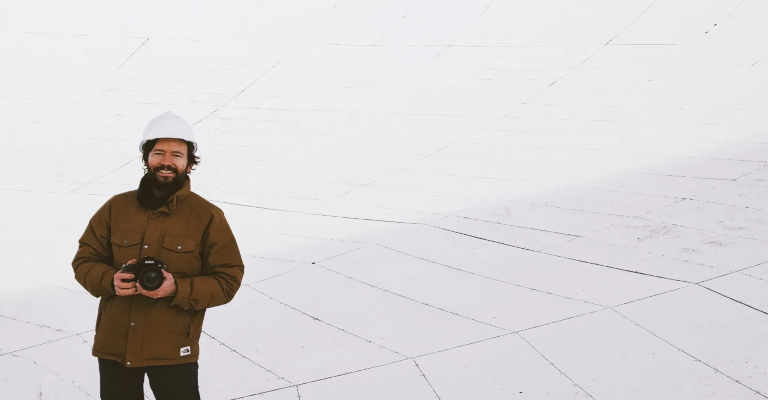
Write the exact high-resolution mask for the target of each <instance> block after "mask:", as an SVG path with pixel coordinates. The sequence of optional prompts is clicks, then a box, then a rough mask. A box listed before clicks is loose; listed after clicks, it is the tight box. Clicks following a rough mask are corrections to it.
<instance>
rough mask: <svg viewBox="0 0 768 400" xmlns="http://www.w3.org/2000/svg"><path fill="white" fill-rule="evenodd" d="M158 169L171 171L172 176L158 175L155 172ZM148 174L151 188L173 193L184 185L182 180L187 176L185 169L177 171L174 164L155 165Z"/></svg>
mask: <svg viewBox="0 0 768 400" xmlns="http://www.w3.org/2000/svg"><path fill="white" fill-rule="evenodd" d="M160 170H166V171H171V172H173V177H162V178H161V177H159V176H158V175H157V173H158V171H160ZM148 175H149V182H150V183H151V184H152V188H153V189H156V190H158V191H160V192H162V193H174V192H176V191H178V190H179V189H181V186H182V185H184V180H185V179H186V178H187V171H184V172H182V173H179V171H178V170H177V169H176V167H174V166H168V165H158V166H157V167H155V168H153V169H150V170H149V174H148ZM169 178H170V179H169Z"/></svg>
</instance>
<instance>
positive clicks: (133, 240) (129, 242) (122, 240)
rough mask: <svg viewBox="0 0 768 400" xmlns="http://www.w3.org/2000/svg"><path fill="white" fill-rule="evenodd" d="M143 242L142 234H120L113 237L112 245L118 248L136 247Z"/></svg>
mask: <svg viewBox="0 0 768 400" xmlns="http://www.w3.org/2000/svg"><path fill="white" fill-rule="evenodd" d="M139 242H141V234H140V233H130V232H120V233H115V234H113V235H112V243H114V244H116V245H118V246H134V245H137V244H139Z"/></svg>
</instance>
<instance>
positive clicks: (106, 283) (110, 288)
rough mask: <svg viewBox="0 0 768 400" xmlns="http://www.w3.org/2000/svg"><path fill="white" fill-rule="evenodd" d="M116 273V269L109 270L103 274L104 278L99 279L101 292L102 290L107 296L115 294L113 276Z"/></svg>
mask: <svg viewBox="0 0 768 400" xmlns="http://www.w3.org/2000/svg"><path fill="white" fill-rule="evenodd" d="M116 273H117V270H116V269H113V268H110V269H109V271H107V273H106V274H104V277H103V278H101V282H100V285H99V286H101V290H103V291H104V292H105V293H108V294H111V295H112V294H117V292H115V274H116Z"/></svg>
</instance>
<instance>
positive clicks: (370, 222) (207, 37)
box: [0, 0, 768, 400]
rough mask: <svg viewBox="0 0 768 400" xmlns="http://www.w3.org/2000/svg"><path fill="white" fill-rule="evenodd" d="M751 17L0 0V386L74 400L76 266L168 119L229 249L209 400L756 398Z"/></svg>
mask: <svg viewBox="0 0 768 400" xmlns="http://www.w3.org/2000/svg"><path fill="white" fill-rule="evenodd" d="M767 20H768V2H766V1H764V0H743V1H742V0H718V1H714V0H697V1H693V0H655V1H654V0H625V1H608V0H574V1H569V0H537V1H511V0H495V1H493V0H466V1H458V0H402V1H394V0H380V1H364V0H340V1H336V0H312V1H288V0H261V1H258V0H252V1H245V0H242V1H149V0H147V1H110V0H73V1H55V2H54V1H47V2H46V1H34V0H32V1H30V0H26V1H15V0H6V1H3V2H2V3H0V172H1V173H0V199H2V207H0V221H2V224H0V225H1V226H2V231H1V233H0V238H1V239H2V240H0V257H1V259H2V267H0V395H1V396H0V397H3V398H8V399H37V398H44V399H81V398H83V399H85V398H98V369H97V363H96V359H95V358H93V357H92V356H91V355H90V351H91V350H90V344H89V343H90V342H91V341H92V337H93V326H94V323H95V316H96V307H97V304H98V299H95V298H93V297H91V296H90V295H89V294H88V293H87V292H85V290H83V289H82V288H81V287H80V286H79V285H78V283H77V282H76V281H75V279H74V275H73V272H72V268H71V261H72V258H73V256H74V253H75V251H76V248H77V239H78V238H79V236H80V235H81V234H82V232H83V229H84V228H85V226H86V224H87V221H88V219H89V218H90V217H91V215H92V214H93V213H94V212H95V211H96V209H97V208H98V207H99V206H100V205H101V204H103V203H104V202H105V201H106V200H107V199H108V198H109V197H110V196H112V195H114V194H117V193H120V192H124V191H127V190H133V189H135V188H136V187H137V185H138V181H139V179H140V178H141V175H142V168H141V161H140V154H139V152H138V143H139V140H140V138H141V131H142V129H143V127H144V125H145V124H146V123H147V122H148V121H149V120H150V119H151V118H153V117H154V116H157V115H159V114H161V113H163V112H165V111H167V110H171V111H174V112H176V113H177V114H179V115H181V116H182V117H184V118H185V119H187V120H188V121H190V123H191V124H194V128H195V131H196V134H197V137H198V141H199V144H200V151H199V155H200V157H201V158H202V163H201V165H200V166H199V168H198V169H197V170H195V171H194V172H193V173H192V175H191V178H192V189H193V191H195V192H197V193H199V194H201V195H202V196H204V197H205V198H207V199H209V200H211V201H213V202H214V203H215V204H216V205H218V206H219V207H221V208H222V209H223V210H224V211H225V213H226V215H227V218H228V220H229V221H230V224H231V225H232V226H233V229H234V231H235V234H236V236H237V239H238V243H239V244H240V247H241V249H242V252H243V255H244V259H245V263H246V272H245V279H244V282H243V283H244V286H243V287H242V288H241V289H240V291H239V292H238V294H237V296H236V297H235V299H234V300H233V301H232V302H231V303H230V304H227V305H225V306H222V307H219V308H215V309H211V310H209V312H208V314H207V318H206V321H205V325H204V331H205V333H204V335H203V337H202V341H201V351H202V354H203V355H202V357H201V361H200V368H201V369H200V381H201V383H200V385H201V392H202V394H203V398H205V399H231V398H236V397H242V396H248V395H256V396H253V397H250V398H253V399H259V400H261V399H263V400H283V399H297V398H299V396H300V398H301V399H308V400H315V399H318V400H320V399H329V400H330V399H408V400H410V399H413V400H422V399H425V400H426V399H435V398H439V399H442V400H452V399H456V400H459V399H470V400H474V399H483V400H491V399H589V398H593V399H622V400H633V399H638V400H640V399H643V400H646V399H675V400H677V399H697V400H698V399H716V400H721V399H739V400H743V399H760V398H764V397H766V396H768V344H767V343H768V341H766V334H768V315H766V311H768V264H764V263H765V262H766V261H768V246H766V240H768V212H767V211H766V209H768V191H767V190H766V184H767V183H768V181H767V180H768V169H766V168H765V167H766V165H768V164H767V162H768V128H767V127H768V122H767V121H768V60H767V59H766V56H768V29H767V28H766V26H768V25H766V23H765V21H767ZM313 263H314V265H313ZM147 389H148V388H147ZM261 393H264V394H261ZM147 397H149V398H152V393H151V391H149V390H147Z"/></svg>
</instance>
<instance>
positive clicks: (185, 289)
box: [171, 278, 192, 310]
mask: <svg viewBox="0 0 768 400" xmlns="http://www.w3.org/2000/svg"><path fill="white" fill-rule="evenodd" d="M174 281H176V296H174V298H173V301H172V302H171V305H173V306H179V307H181V308H183V309H185V310H186V309H188V308H189V296H190V295H191V294H192V281H191V279H190V278H179V279H175V278H174Z"/></svg>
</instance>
